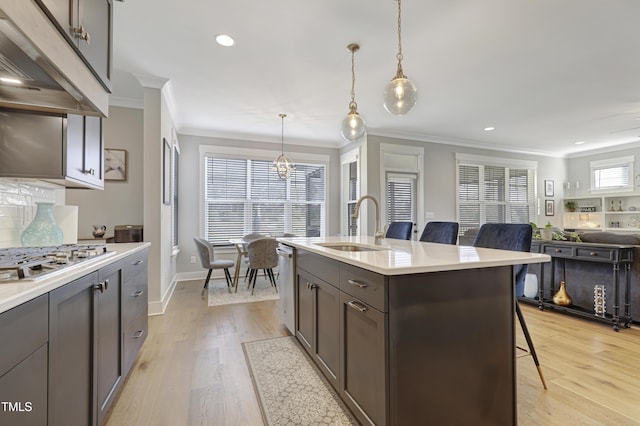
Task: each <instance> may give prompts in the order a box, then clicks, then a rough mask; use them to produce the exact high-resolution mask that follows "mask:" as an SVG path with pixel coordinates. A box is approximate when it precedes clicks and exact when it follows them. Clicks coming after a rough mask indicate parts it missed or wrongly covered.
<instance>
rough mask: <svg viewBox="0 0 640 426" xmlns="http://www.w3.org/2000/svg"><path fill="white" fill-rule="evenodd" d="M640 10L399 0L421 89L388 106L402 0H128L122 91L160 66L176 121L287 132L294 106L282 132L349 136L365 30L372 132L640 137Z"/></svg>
mask: <svg viewBox="0 0 640 426" xmlns="http://www.w3.org/2000/svg"><path fill="white" fill-rule="evenodd" d="M639 16H640V1H638V0H606V1H605V0H519V1H513V0H483V1H477V0H403V1H402V47H403V53H404V60H403V68H404V72H405V74H406V75H407V76H408V77H409V78H410V79H411V80H412V81H413V82H414V84H415V85H416V86H417V87H418V103H417V105H416V106H415V108H414V109H413V110H412V111H410V112H409V113H408V114H407V115H405V116H393V115H391V114H389V113H388V112H386V110H385V109H384V107H383V106H382V92H383V90H384V87H385V85H386V84H387V83H388V82H389V81H390V80H391V79H392V78H393V76H394V75H395V71H396V53H397V46H398V40H397V3H396V2H395V1H393V0H322V1H299V0H273V1H259V0H253V1H249V0H233V1H224V2H223V1H211V0H184V1H181V2H177V1H174V0H125V1H124V2H115V3H114V58H113V63H114V75H115V77H114V95H113V99H114V100H116V99H117V100H120V101H122V100H128V101H132V100H135V99H140V98H141V97H142V89H141V88H140V86H139V85H138V84H137V83H136V82H137V81H138V80H136V79H135V78H133V77H132V75H136V76H151V77H159V78H165V79H168V80H169V81H170V88H171V93H172V98H173V103H174V111H175V114H176V116H175V117H174V120H175V124H176V127H177V130H178V132H179V133H186V134H194V135H204V136H219V137H230V138H248V139H250V140H261V141H271V142H280V138H281V121H280V118H279V117H278V114H279V113H281V112H284V113H286V114H287V115H288V116H287V118H286V119H285V122H284V135H285V136H284V138H285V144H312V145H316V146H326V147H339V146H343V145H345V144H346V142H345V141H344V140H342V139H341V137H340V132H339V128H340V123H341V121H342V119H343V118H344V117H345V116H346V114H347V112H348V104H349V101H350V90H351V53H350V52H349V51H348V50H347V48H346V47H347V45H348V44H349V43H358V44H360V51H359V52H357V53H356V56H355V72H356V87H355V89H356V102H357V104H358V111H359V112H360V115H361V116H362V117H363V118H364V119H365V120H366V122H367V131H368V133H369V134H370V135H382V136H391V137H399V138H407V139H415V140H425V141H434V142H442V143H453V144H460V145H466V146H476V147H482V148H495V149H501V150H510V151H516V152H529V153H537V154H543V155H554V156H571V155H577V153H579V152H584V151H590V150H597V149H603V148H607V147H611V146H617V145H621V144H633V143H635V142H638V141H640V137H639V135H640V36H639V35H638V26H637V20H638V17H639ZM220 33H227V34H229V35H231V36H232V37H233V38H234V39H235V41H236V44H235V46H233V47H222V46H219V45H218V44H216V42H215V40H214V39H215V36H216V35H217V34H220ZM488 126H493V127H495V130H493V131H491V132H487V131H484V130H483V129H484V128H485V127H488ZM576 142H584V143H583V144H581V145H576Z"/></svg>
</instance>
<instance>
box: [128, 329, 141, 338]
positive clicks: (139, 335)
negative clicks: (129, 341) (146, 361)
mask: <svg viewBox="0 0 640 426" xmlns="http://www.w3.org/2000/svg"><path fill="white" fill-rule="evenodd" d="M143 334H144V330H138V331H136V332H135V333H133V336H131V337H132V338H134V339H139V338H141V337H142V335H143Z"/></svg>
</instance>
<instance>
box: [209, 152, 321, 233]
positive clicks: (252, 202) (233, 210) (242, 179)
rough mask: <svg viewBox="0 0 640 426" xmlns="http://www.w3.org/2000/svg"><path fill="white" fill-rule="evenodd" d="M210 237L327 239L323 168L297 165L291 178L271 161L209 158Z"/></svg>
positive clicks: (317, 165)
mask: <svg viewBox="0 0 640 426" xmlns="http://www.w3.org/2000/svg"><path fill="white" fill-rule="evenodd" d="M204 161H205V195H204V197H205V203H204V205H205V211H204V233H205V238H206V239H208V240H209V241H211V242H213V243H218V244H226V243H228V242H229V239H232V238H240V237H242V236H243V235H246V234H249V233H253V232H259V233H264V234H272V235H278V234H283V233H292V234H295V235H298V236H302V237H319V236H323V235H324V223H325V192H326V188H325V173H326V170H325V169H326V167H325V165H324V164H299V163H298V164H296V170H294V171H293V173H292V174H291V176H290V177H289V179H287V180H282V179H280V178H279V177H278V176H277V175H276V173H275V172H274V171H273V170H271V161H265V160H247V159H234V158H220V157H215V156H205V159H204Z"/></svg>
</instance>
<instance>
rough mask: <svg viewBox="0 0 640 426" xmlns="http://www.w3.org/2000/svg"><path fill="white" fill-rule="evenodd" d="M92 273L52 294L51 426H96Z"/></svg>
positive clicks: (50, 337) (50, 307) (93, 275)
mask: <svg viewBox="0 0 640 426" xmlns="http://www.w3.org/2000/svg"><path fill="white" fill-rule="evenodd" d="M97 278H98V274H97V273H92V274H89V275H87V276H85V277H82V278H79V279H77V280H75V281H72V282H71V283H69V284H67V285H65V286H63V287H60V288H58V289H56V290H53V291H52V292H51V293H50V295H49V424H50V425H65V426H75V425H77V426H87V425H94V424H95V421H96V419H95V417H94V415H93V413H94V412H95V410H94V407H95V406H94V401H95V398H94V396H95V393H94V387H93V383H94V376H93V363H94V353H93V339H94V325H95V324H94V297H93V294H94V292H95V289H94V286H95V285H96V284H97V282H98V280H97Z"/></svg>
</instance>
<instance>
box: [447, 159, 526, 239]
mask: <svg viewBox="0 0 640 426" xmlns="http://www.w3.org/2000/svg"><path fill="white" fill-rule="evenodd" d="M457 171H458V177H457V178H458V186H457V192H458V221H459V223H460V232H464V231H466V230H467V229H470V228H477V227H479V226H480V225H482V224H484V223H529V222H531V221H532V220H533V218H534V215H535V168H531V167H523V166H519V165H513V166H504V165H500V164H498V165H494V164H483V163H480V162H479V163H476V164H473V163H472V162H470V161H458V170H457Z"/></svg>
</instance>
